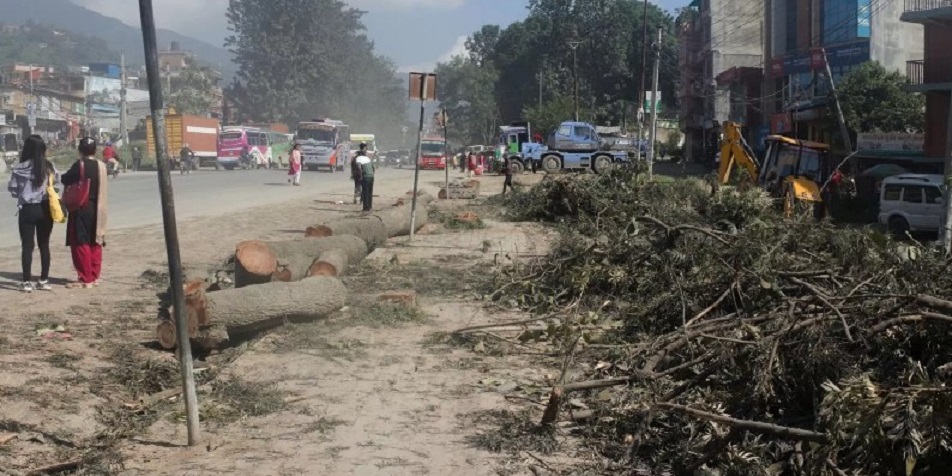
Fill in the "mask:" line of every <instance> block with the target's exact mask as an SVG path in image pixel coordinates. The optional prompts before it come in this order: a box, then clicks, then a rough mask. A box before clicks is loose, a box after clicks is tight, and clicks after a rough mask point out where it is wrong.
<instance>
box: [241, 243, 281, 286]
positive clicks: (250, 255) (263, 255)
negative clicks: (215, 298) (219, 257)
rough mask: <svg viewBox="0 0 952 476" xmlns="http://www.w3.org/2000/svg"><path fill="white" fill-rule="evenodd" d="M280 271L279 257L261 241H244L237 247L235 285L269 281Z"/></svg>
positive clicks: (249, 284)
mask: <svg viewBox="0 0 952 476" xmlns="http://www.w3.org/2000/svg"><path fill="white" fill-rule="evenodd" d="M277 271H278V258H277V256H275V254H274V252H273V251H272V250H271V249H270V248H269V247H268V245H267V244H266V243H264V242H261V241H254V240H252V241H242V242H241V243H238V246H236V247H235V287H236V288H243V287H245V286H251V285H252V284H264V283H269V282H271V280H272V279H273V277H274V274H275V273H276V272H277Z"/></svg>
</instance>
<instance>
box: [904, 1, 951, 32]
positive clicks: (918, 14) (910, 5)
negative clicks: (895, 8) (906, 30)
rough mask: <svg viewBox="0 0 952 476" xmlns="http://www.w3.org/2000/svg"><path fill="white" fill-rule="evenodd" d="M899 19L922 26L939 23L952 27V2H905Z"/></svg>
mask: <svg viewBox="0 0 952 476" xmlns="http://www.w3.org/2000/svg"><path fill="white" fill-rule="evenodd" d="M899 19H900V20H902V21H904V22H909V23H922V24H925V23H935V22H941V23H944V24H946V25H947V26H950V27H952V0H905V8H904V9H903V13H902V15H901V16H900V17H899Z"/></svg>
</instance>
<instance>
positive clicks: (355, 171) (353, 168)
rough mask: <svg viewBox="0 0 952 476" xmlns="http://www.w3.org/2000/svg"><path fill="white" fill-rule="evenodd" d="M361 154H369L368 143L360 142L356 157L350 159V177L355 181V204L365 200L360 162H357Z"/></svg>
mask: <svg viewBox="0 0 952 476" xmlns="http://www.w3.org/2000/svg"><path fill="white" fill-rule="evenodd" d="M361 154H363V155H365V156H366V155H367V144H360V150H359V151H357V153H355V154H354V158H353V159H351V161H350V179H351V180H353V181H354V205H356V204H357V202H360V203H363V201H364V195H363V179H362V178H361V175H362V174H361V168H360V164H358V163H357V157H358V156H360V155H361Z"/></svg>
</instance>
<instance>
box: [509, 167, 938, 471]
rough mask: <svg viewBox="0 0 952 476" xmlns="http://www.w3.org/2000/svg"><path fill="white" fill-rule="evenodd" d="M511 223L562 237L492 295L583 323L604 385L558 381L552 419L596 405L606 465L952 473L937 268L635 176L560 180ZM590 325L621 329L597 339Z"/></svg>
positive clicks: (880, 241) (734, 198)
mask: <svg viewBox="0 0 952 476" xmlns="http://www.w3.org/2000/svg"><path fill="white" fill-rule="evenodd" d="M507 213H508V214H509V216H510V218H513V219H523V220H525V219H530V220H539V221H547V222H552V223H560V225H559V226H560V229H561V239H560V241H559V242H558V243H557V245H556V246H555V247H554V248H553V249H552V251H551V253H550V254H549V255H548V256H545V257H543V258H541V259H539V260H538V261H536V262H534V263H532V264H530V265H521V266H518V267H513V268H510V269H508V270H507V271H504V272H502V273H500V274H499V275H498V276H497V277H496V292H495V294H494V296H493V297H494V299H496V300H497V301H499V302H504V303H511V304H513V305H516V306H518V307H521V308H523V309H527V310H531V311H534V312H538V313H542V314H550V313H551V314H553V315H559V316H564V317H562V318H563V319H565V320H572V319H580V318H579V317H578V316H580V315H585V316H587V317H586V318H585V322H586V326H578V329H579V333H578V335H577V336H576V338H575V339H573V340H571V344H570V345H571V350H572V352H573V353H574V355H578V357H577V358H578V362H576V364H577V365H576V366H575V367H574V368H576V369H579V368H580V369H589V371H588V372H589V374H590V375H588V376H584V375H582V376H579V377H576V378H575V381H566V382H560V384H559V386H557V387H556V388H554V389H553V392H552V396H551V398H550V401H549V406H548V408H547V411H546V415H545V417H544V419H543V422H544V423H551V422H554V421H556V418H557V417H558V414H559V406H560V404H561V401H562V400H563V399H565V398H567V397H568V395H569V394H571V395H572V398H573V399H576V398H577V399H581V400H582V401H585V402H587V405H588V406H589V407H591V408H592V409H594V410H595V416H596V418H593V419H590V420H589V421H590V422H592V423H590V424H589V425H588V426H587V427H585V428H584V429H583V431H584V432H585V433H586V434H587V436H588V437H589V438H596V439H598V444H594V445H592V447H594V448H596V451H597V452H598V453H599V456H601V458H596V460H598V461H605V460H608V461H612V462H613V463H612V464H613V465H615V468H616V469H619V470H621V469H623V470H625V471H631V470H634V472H635V473H636V474H652V475H653V474H675V475H682V474H683V475H691V474H723V475H727V474H731V475H788V474H789V475H798V474H799V475H835V476H842V475H847V474H851V475H852V474H874V475H892V474H896V475H940V474H941V475H946V474H952V426H950V425H952V388H948V387H947V384H948V383H949V382H950V381H952V332H950V331H952V301H949V300H947V298H950V297H952V277H950V276H949V273H948V272H947V270H948V266H949V260H948V259H947V258H946V257H945V256H943V255H942V254H940V253H938V252H937V251H934V250H932V249H928V248H925V247H921V246H918V245H917V244H914V243H913V244H899V243H896V242H894V241H892V240H890V239H889V238H888V237H886V236H885V235H883V234H880V233H878V232H876V231H874V230H870V229H862V228H842V227H838V226H836V225H834V224H831V223H828V222H817V221H815V220H814V219H813V218H812V217H802V218H798V219H793V220H784V219H783V218H782V217H781V216H780V214H779V213H778V212H777V210H776V209H775V206H774V204H773V203H771V201H770V200H769V199H767V198H766V197H765V196H764V195H763V194H762V193H761V192H759V191H756V190H749V191H737V190H734V189H730V190H727V189H724V190H713V189H712V188H711V187H709V186H707V185H705V184H704V183H703V182H700V181H692V180H679V181H676V182H674V183H668V184H658V183H651V184H645V183H640V182H639V181H638V180H637V179H636V178H634V177H632V176H629V175H626V173H625V172H623V171H618V172H616V173H613V174H610V175H606V176H597V177H572V178H568V179H564V178H561V179H556V180H546V181H544V182H542V183H541V184H540V185H539V186H537V187H536V188H534V189H532V190H530V191H528V192H525V193H521V194H516V195H514V196H513V198H512V199H511V200H510V201H509V202H508V203H507ZM592 321H604V322H609V321H610V322H618V323H620V325H618V326H604V329H612V330H609V331H606V332H601V333H600V334H598V335H595V334H592V333H590V332H588V331H586V330H585V329H590V328H591V325H590V324H591V322H592ZM543 338H544V337H543ZM564 342H565V339H564V338H563V339H561V341H560V345H566V344H564ZM593 344H595V345H593ZM586 346H590V348H589V349H588V350H589V351H588V352H584V353H578V352H577V350H578V349H579V348H584V347H586ZM566 350H568V349H566ZM583 378H589V380H584V381H580V380H581V379H583Z"/></svg>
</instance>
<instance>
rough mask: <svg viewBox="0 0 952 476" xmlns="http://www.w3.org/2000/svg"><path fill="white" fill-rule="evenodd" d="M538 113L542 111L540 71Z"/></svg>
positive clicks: (540, 73) (540, 78)
mask: <svg viewBox="0 0 952 476" xmlns="http://www.w3.org/2000/svg"><path fill="white" fill-rule="evenodd" d="M539 111H542V71H539Z"/></svg>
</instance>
